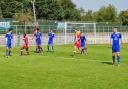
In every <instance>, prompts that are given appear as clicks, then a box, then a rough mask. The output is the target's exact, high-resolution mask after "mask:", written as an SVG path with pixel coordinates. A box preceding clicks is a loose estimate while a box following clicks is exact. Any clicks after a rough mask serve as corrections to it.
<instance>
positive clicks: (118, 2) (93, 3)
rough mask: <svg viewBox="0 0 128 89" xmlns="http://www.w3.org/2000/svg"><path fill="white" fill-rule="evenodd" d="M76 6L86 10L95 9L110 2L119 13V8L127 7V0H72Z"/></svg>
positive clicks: (124, 8) (125, 8)
mask: <svg viewBox="0 0 128 89" xmlns="http://www.w3.org/2000/svg"><path fill="white" fill-rule="evenodd" d="M72 1H73V2H74V3H75V4H76V5H77V7H78V8H80V7H82V8H84V9H85V11H87V10H93V11H97V10H98V9H99V8H100V7H102V6H104V5H105V6H106V5H108V4H112V5H114V6H115V7H116V8H117V12H118V13H119V12H120V11H121V10H127V9H128V0H72Z"/></svg>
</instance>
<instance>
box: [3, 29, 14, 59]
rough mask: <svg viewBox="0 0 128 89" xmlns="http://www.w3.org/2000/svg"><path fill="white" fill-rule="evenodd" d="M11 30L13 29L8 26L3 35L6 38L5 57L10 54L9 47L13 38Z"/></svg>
mask: <svg viewBox="0 0 128 89" xmlns="http://www.w3.org/2000/svg"><path fill="white" fill-rule="evenodd" d="M12 30H13V29H12V28H10V29H9V30H8V32H7V33H6V35H5V38H6V57H7V58H8V57H9V56H10V55H11V47H12V39H13V35H12Z"/></svg>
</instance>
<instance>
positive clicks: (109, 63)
mask: <svg viewBox="0 0 128 89" xmlns="http://www.w3.org/2000/svg"><path fill="white" fill-rule="evenodd" d="M101 63H102V64H107V65H112V62H110V61H104V62H101Z"/></svg>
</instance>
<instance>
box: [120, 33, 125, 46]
mask: <svg viewBox="0 0 128 89" xmlns="http://www.w3.org/2000/svg"><path fill="white" fill-rule="evenodd" d="M120 42H121V45H122V48H124V44H123V40H122V35H121V34H120Z"/></svg>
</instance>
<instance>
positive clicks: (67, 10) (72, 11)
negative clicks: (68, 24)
mask: <svg viewBox="0 0 128 89" xmlns="http://www.w3.org/2000/svg"><path fill="white" fill-rule="evenodd" d="M59 3H60V4H61V6H62V8H63V10H64V14H65V15H64V19H65V20H80V19H81V15H80V11H79V10H78V9H77V8H76V5H75V4H74V3H73V2H72V1H71V0H59Z"/></svg>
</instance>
